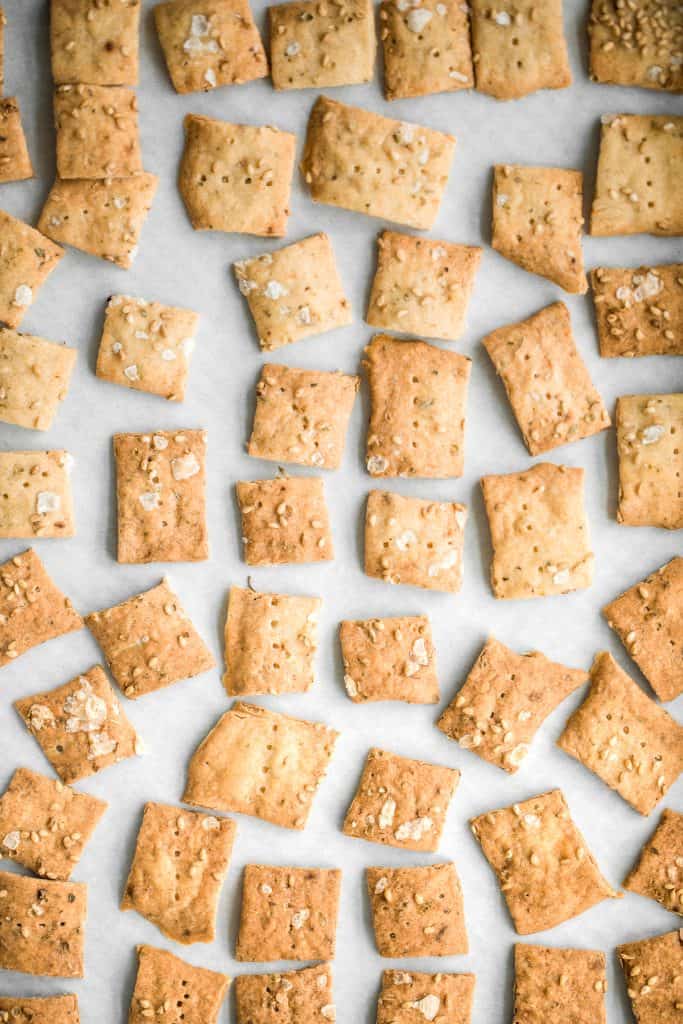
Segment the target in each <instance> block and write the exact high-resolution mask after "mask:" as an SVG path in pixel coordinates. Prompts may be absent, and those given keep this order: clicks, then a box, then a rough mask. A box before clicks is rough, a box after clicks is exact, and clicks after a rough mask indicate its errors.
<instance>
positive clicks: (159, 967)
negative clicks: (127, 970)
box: [128, 946, 230, 1024]
mask: <svg viewBox="0 0 683 1024" xmlns="http://www.w3.org/2000/svg"><path fill="white" fill-rule="evenodd" d="M137 954H138V973H137V977H136V979H135V989H134V991H133V995H132V998H131V1002H130V1010H129V1012H128V1024H149V1017H150V1014H149V1010H150V1009H151V1010H152V1012H153V1013H157V1014H161V1015H162V1019H163V1015H164V1014H165V1013H166V1012H167V1011H166V1010H164V1007H166V1008H171V1015H172V1017H174V1016H175V1008H176V1007H178V1008H182V1009H181V1014H180V1018H179V1019H182V1021H183V1024H217V1022H218V1014H219V1013H220V1009H221V1004H222V1003H223V1000H224V998H225V993H226V992H227V991H228V986H229V984H230V978H229V977H228V976H227V974H219V973H218V972H217V971H209V970H207V968H206V967H194V966H193V965H192V964H188V963H187V961H185V960H181V959H180V958H179V957H177V956H174V955H173V953H169V952H168V950H165V949H156V948H155V947H154V946H138V947H137Z"/></svg>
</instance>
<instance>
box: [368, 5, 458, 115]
mask: <svg viewBox="0 0 683 1024" xmlns="http://www.w3.org/2000/svg"><path fill="white" fill-rule="evenodd" d="M379 16H380V24H381V33H380V34H381V37H382V43H383V46H384V95H385V97H386V99H388V100H398V99H407V98H410V97H413V96H430V95H432V94H433V93H437V92H453V91H454V90H457V89H471V88H472V86H473V85H474V72H473V67H472V50H471V47H470V26H469V17H468V8H467V7H465V6H464V5H463V4H461V3H459V2H458V0H446V3H434V2H433V0H428V2H427V3H426V4H422V3H420V4H419V10H418V9H417V7H416V5H414V4H412V3H411V4H406V3H404V2H403V0H382V4H381V6H380V13H379Z"/></svg>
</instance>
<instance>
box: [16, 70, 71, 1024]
mask: <svg viewBox="0 0 683 1024" xmlns="http://www.w3.org/2000/svg"><path fill="white" fill-rule="evenodd" d="M0 81H1V79H0ZM3 1015H4V1016H3ZM0 1021H2V1022H3V1024H4V1022H8V1024H80V1016H79V1013H78V996H75V995H66V996H43V997H40V996H34V997H32V998H31V997H24V998H23V999H22V998H20V997H15V998H13V997H12V996H0Z"/></svg>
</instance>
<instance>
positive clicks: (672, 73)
mask: <svg viewBox="0 0 683 1024" xmlns="http://www.w3.org/2000/svg"><path fill="white" fill-rule="evenodd" d="M588 39H589V42H590V76H591V79H592V81H594V82H606V83H608V84H610V85H636V86H640V87H641V88H643V89H659V90H660V91H663V92H683V62H681V59H680V57H681V46H682V45H683V11H681V7H680V4H677V3H676V0H639V3H638V4H637V5H636V6H635V7H630V6H629V5H628V4H622V3H619V2H618V0H593V2H592V4H591V10H590V15H589V18H588ZM634 41H636V42H637V45H634Z"/></svg>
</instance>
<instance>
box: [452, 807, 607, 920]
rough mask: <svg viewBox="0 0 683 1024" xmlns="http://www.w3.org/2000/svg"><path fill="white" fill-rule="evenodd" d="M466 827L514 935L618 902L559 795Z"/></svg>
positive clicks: (495, 813)
mask: <svg viewBox="0 0 683 1024" xmlns="http://www.w3.org/2000/svg"><path fill="white" fill-rule="evenodd" d="M471 827H472V832H473V834H474V837H475V839H477V840H478V842H479V843H480V844H481V848H482V851H483V853H484V856H485V857H486V859H487V860H488V862H489V864H490V865H491V867H492V868H493V870H494V871H495V873H496V875H497V877H498V882H499V884H500V888H501V891H502V893H503V895H504V897H505V901H506V903H507V906H508V910H509V911H510V916H511V917H512V920H513V923H514V926H515V931H516V932H517V933H518V934H519V935H530V934H531V933H532V932H542V931H545V930H546V929H547V928H554V927H555V926H556V925H558V924H562V922H563V921H568V920H570V918H572V917H576V916H577V915H578V914H583V912H584V911H585V910H588V909H589V908H590V907H593V906H595V904H596V903H601V902H602V900H604V899H607V898H608V897H614V898H619V894H618V893H616V892H615V891H614V889H612V887H611V885H609V883H608V882H606V881H605V879H604V878H603V877H602V875H601V874H600V871H599V870H598V866H597V864H596V862H595V859H594V858H593V855H592V854H591V853H590V851H589V850H588V849H587V848H586V845H585V842H584V838H583V836H582V835H581V833H580V832H579V830H578V828H577V827H576V825H575V824H574V822H573V820H572V818H571V816H570V813H569V808H568V806H567V803H566V801H565V799H564V796H563V795H562V793H561V791H560V790H559V789H553V790H551V791H550V792H548V793H542V794H540V796H536V797H532V799H530V800H525V801H523V802H522V803H518V804H513V805H512V807H504V808H502V809H501V810H496V811H489V812H488V813H487V814H482V815H480V816H479V817H478V818H473V819H472V821H471Z"/></svg>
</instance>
